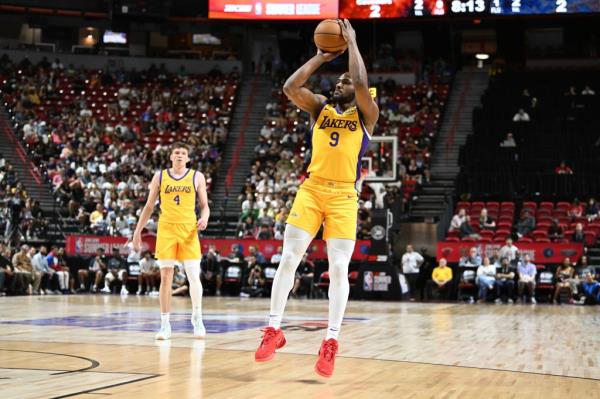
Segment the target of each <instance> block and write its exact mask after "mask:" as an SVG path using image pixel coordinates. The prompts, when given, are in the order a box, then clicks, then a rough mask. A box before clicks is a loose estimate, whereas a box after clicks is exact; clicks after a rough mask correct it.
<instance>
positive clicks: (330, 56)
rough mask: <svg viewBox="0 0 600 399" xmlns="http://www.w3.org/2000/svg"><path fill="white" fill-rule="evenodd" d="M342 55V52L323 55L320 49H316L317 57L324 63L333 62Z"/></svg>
mask: <svg viewBox="0 0 600 399" xmlns="http://www.w3.org/2000/svg"><path fill="white" fill-rule="evenodd" d="M342 54H344V51H338V52H337V53H325V52H324V51H323V50H321V49H320V48H318V49H317V55H318V56H320V57H321V58H323V59H324V60H325V62H329V61H333V60H335V59H336V58H337V57H339V56H340V55H342Z"/></svg>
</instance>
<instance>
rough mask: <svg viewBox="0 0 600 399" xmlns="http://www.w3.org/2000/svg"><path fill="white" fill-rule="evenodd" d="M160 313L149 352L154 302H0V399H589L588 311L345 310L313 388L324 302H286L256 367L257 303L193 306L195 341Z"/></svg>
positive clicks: (182, 323) (594, 329)
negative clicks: (160, 335)
mask: <svg viewBox="0 0 600 399" xmlns="http://www.w3.org/2000/svg"><path fill="white" fill-rule="evenodd" d="M173 303H174V310H173V314H172V316H171V325H172V327H173V332H174V334H173V339H172V340H171V341H166V342H155V341H154V340H153V336H154V332H155V331H156V329H157V328H158V324H159V322H158V310H157V309H158V299H157V298H150V297H136V296H129V297H126V298H120V297H117V296H102V295H95V296H92V295H75V296H46V297H9V298H0V398H24V399H25V398H63V397H73V398H101V397H107V398H144V399H149V398H176V399H184V398H244V399H251V398H284V399H289V398H315V399H333V398H353V399H354V398H377V399H378V398H436V399H437V398H460V399H469V398H477V399H480V398H481V399H487V398H527V399H533V398H543V399H551V398H561V399H562V398H586V399H589V398H600V316H599V311H600V308H599V307H596V308H594V307H575V306H551V305H537V306H530V305H519V306H508V305H463V304H419V303H390V302H358V301H353V302H350V303H349V306H348V311H347V314H346V316H347V317H346V319H345V321H344V326H343V328H342V333H341V337H340V353H339V355H338V360H337V362H336V370H335V374H334V376H333V377H332V378H331V379H329V380H327V379H324V378H322V377H319V376H317V375H316V374H315V373H314V371H313V367H314V362H315V360H316V352H317V351H318V348H319V345H320V341H321V339H322V338H323V337H324V330H325V328H326V325H327V302H326V301H322V300H291V301H290V302H289V305H288V311H287V313H286V319H285V320H284V323H285V325H284V329H285V334H286V338H287V341H288V344H287V345H286V347H285V348H283V349H282V350H281V351H280V352H278V354H277V355H276V356H275V359H274V360H273V361H271V362H268V363H264V364H257V363H255V362H254V360H253V355H254V349H255V348H256V345H257V344H258V341H259V338H260V331H259V328H260V327H261V326H263V325H264V323H265V321H266V318H265V315H266V314H267V312H268V300H256V299H248V300H246V299H238V298H205V303H204V313H205V316H204V320H205V325H206V327H207V330H208V332H209V334H208V335H207V337H206V338H205V339H194V338H193V337H192V335H191V331H192V330H191V325H190V324H189V316H190V309H189V300H188V299H184V298H176V299H175V300H174V302H173Z"/></svg>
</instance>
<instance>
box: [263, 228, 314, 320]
mask: <svg viewBox="0 0 600 399" xmlns="http://www.w3.org/2000/svg"><path fill="white" fill-rule="evenodd" d="M312 239H313V236H312V234H310V233H309V232H307V231H305V230H302V229H300V228H298V227H296V226H292V225H291V224H288V225H287V226H286V227H285V234H284V238H283V252H282V254H281V262H279V267H278V268H277V273H275V278H274V279H273V288H272V289H271V313H270V315H269V326H270V327H273V328H279V326H280V324H281V318H282V317H283V310H284V309H285V304H286V302H287V297H288V295H289V293H290V291H291V290H292V287H293V286H294V274H295V272H296V269H297V268H298V265H299V264H300V261H301V260H302V256H303V255H304V253H305V252H306V248H308V246H309V245H310V243H311V242H312Z"/></svg>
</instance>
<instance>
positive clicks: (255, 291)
mask: <svg viewBox="0 0 600 399" xmlns="http://www.w3.org/2000/svg"><path fill="white" fill-rule="evenodd" d="M247 270H248V272H247V274H246V275H247V276H248V278H246V279H244V280H243V281H242V292H241V293H240V296H241V297H243V298H248V297H258V296H262V294H263V293H264V291H265V282H266V279H265V275H264V272H263V270H262V267H260V265H259V264H258V263H257V261H256V258H255V257H254V256H249V257H248V269H247Z"/></svg>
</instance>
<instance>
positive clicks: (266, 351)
mask: <svg viewBox="0 0 600 399" xmlns="http://www.w3.org/2000/svg"><path fill="white" fill-rule="evenodd" d="M261 331H263V332H264V334H263V336H262V341H261V343H260V345H259V347H258V349H257V350H256V353H255V354H254V360H256V361H257V362H268V361H269V360H271V359H273V356H275V350H276V349H280V348H283V346H284V345H285V337H284V336H283V331H281V328H279V329H277V330H276V329H274V328H273V327H267V328H265V329H264V330H261Z"/></svg>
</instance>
